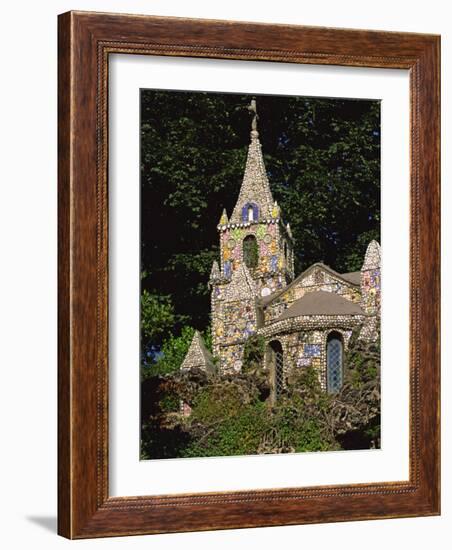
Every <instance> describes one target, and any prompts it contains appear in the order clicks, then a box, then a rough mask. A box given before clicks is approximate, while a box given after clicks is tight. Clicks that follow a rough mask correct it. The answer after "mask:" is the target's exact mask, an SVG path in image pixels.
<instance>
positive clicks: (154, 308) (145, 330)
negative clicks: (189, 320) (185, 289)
mask: <svg viewBox="0 0 452 550" xmlns="http://www.w3.org/2000/svg"><path fill="white" fill-rule="evenodd" d="M174 321H175V314H174V307H173V305H172V303H171V298H170V297H169V296H162V295H158V294H151V293H150V292H149V291H148V290H146V289H144V290H143V292H142V294H141V334H142V337H143V339H144V340H145V341H150V342H152V343H154V344H159V343H161V342H162V339H163V338H165V337H168V336H170V335H171V333H172V330H173V326H174Z"/></svg>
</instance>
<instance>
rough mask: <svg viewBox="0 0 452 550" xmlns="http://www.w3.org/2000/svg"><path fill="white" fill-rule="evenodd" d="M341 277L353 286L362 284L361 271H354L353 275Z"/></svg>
mask: <svg viewBox="0 0 452 550" xmlns="http://www.w3.org/2000/svg"><path fill="white" fill-rule="evenodd" d="M341 277H342V278H343V279H345V280H346V281H348V282H349V283H352V284H353V285H360V284H361V271H352V272H351V273H341Z"/></svg>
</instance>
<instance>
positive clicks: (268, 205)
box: [230, 100, 274, 223]
mask: <svg viewBox="0 0 452 550" xmlns="http://www.w3.org/2000/svg"><path fill="white" fill-rule="evenodd" d="M250 110H251V111H253V112H254V117H253V122H252V126H251V128H252V129H251V142H250V145H249V147H248V156H247V159H246V165H245V173H244V175H243V181H242V186H241V188H240V193H239V197H238V199H237V203H236V205H235V207H234V211H233V212H232V216H231V218H230V222H232V223H241V222H243V221H245V220H243V217H242V212H243V208H245V207H247V205H257V207H258V215H259V218H264V219H268V218H271V214H272V209H273V205H274V201H273V197H272V194H271V191H270V184H269V182H268V178H267V172H266V170H265V164H264V159H263V156H262V147H261V143H260V141H259V132H258V131H257V113H256V102H255V100H253V101H252V102H251V107H250Z"/></svg>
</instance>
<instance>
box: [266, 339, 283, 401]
mask: <svg viewBox="0 0 452 550" xmlns="http://www.w3.org/2000/svg"><path fill="white" fill-rule="evenodd" d="M268 362H269V366H270V373H271V376H272V378H273V400H274V401H276V400H277V399H278V397H279V396H280V395H281V393H282V391H283V389H284V355H283V349H282V345H281V342H279V340H272V341H271V342H270V343H269V344H268Z"/></svg>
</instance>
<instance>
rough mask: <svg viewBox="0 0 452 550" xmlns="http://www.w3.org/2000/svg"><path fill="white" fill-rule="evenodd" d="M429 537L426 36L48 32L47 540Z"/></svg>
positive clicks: (432, 426) (320, 31)
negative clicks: (379, 523) (399, 522)
mask: <svg viewBox="0 0 452 550" xmlns="http://www.w3.org/2000/svg"><path fill="white" fill-rule="evenodd" d="M434 514H439V37H437V36H432V35H419V34H409V33H387V32H376V31H359V30H342V29H327V28H313V27H297V26H289V25H288V26H285V25H284V26H281V25H262V24H253V23H231V22H221V21H208V20H187V19H177V18H161V17H148V16H133V15H120V14H97V13H87V12H86V13H84V12H69V13H66V14H63V15H61V16H60V18H59V532H60V534H62V535H63V536H66V537H69V538H86V537H99V536H114V535H125V534H145V533H160V532H176V531H194V530H206V529H225V528H238V527H251V526H254V527H255V526H268V525H288V524H300V523H313V522H326V521H345V520H358V519H378V518H389V517H406V516H417V515H434Z"/></svg>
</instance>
